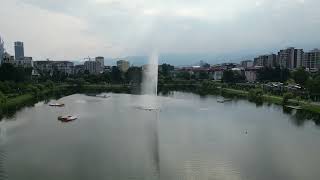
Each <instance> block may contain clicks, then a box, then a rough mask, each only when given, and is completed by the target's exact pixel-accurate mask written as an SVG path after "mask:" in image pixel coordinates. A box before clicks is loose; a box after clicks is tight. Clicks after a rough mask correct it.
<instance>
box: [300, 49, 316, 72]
mask: <svg viewBox="0 0 320 180" xmlns="http://www.w3.org/2000/svg"><path fill="white" fill-rule="evenodd" d="M303 65H304V67H305V68H307V70H309V71H317V70H319V69H320V49H314V50H312V51H310V52H306V53H304V64H303Z"/></svg>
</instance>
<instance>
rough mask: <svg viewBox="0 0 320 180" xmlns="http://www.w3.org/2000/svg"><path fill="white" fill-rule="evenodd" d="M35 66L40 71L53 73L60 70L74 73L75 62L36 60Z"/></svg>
mask: <svg viewBox="0 0 320 180" xmlns="http://www.w3.org/2000/svg"><path fill="white" fill-rule="evenodd" d="M33 67H34V69H35V70H37V71H38V72H40V73H44V74H51V75H52V74H53V73H54V72H60V73H64V74H68V75H70V74H73V68H74V64H73V62H70V61H49V60H46V61H34V62H33Z"/></svg>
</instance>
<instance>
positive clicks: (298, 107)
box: [286, 106, 302, 110]
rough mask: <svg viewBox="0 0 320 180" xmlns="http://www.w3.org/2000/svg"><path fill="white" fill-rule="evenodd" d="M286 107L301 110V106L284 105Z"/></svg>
mask: <svg viewBox="0 0 320 180" xmlns="http://www.w3.org/2000/svg"><path fill="white" fill-rule="evenodd" d="M286 107H287V108H290V109H295V110H301V109H302V107H301V106H286Z"/></svg>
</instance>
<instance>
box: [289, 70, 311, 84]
mask: <svg viewBox="0 0 320 180" xmlns="http://www.w3.org/2000/svg"><path fill="white" fill-rule="evenodd" d="M292 77H293V79H294V81H295V82H296V83H297V84H300V85H303V86H304V85H306V83H307V80H308V79H309V77H310V75H309V73H308V72H307V71H306V70H305V69H304V68H299V69H297V70H296V71H294V72H293V73H292Z"/></svg>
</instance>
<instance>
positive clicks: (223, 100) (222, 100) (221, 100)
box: [217, 99, 232, 103]
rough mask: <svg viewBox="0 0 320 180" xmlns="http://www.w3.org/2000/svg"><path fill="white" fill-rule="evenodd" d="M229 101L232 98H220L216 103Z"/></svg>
mask: <svg viewBox="0 0 320 180" xmlns="http://www.w3.org/2000/svg"><path fill="white" fill-rule="evenodd" d="M229 101H232V99H220V100H217V102H218V103H225V102H229Z"/></svg>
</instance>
